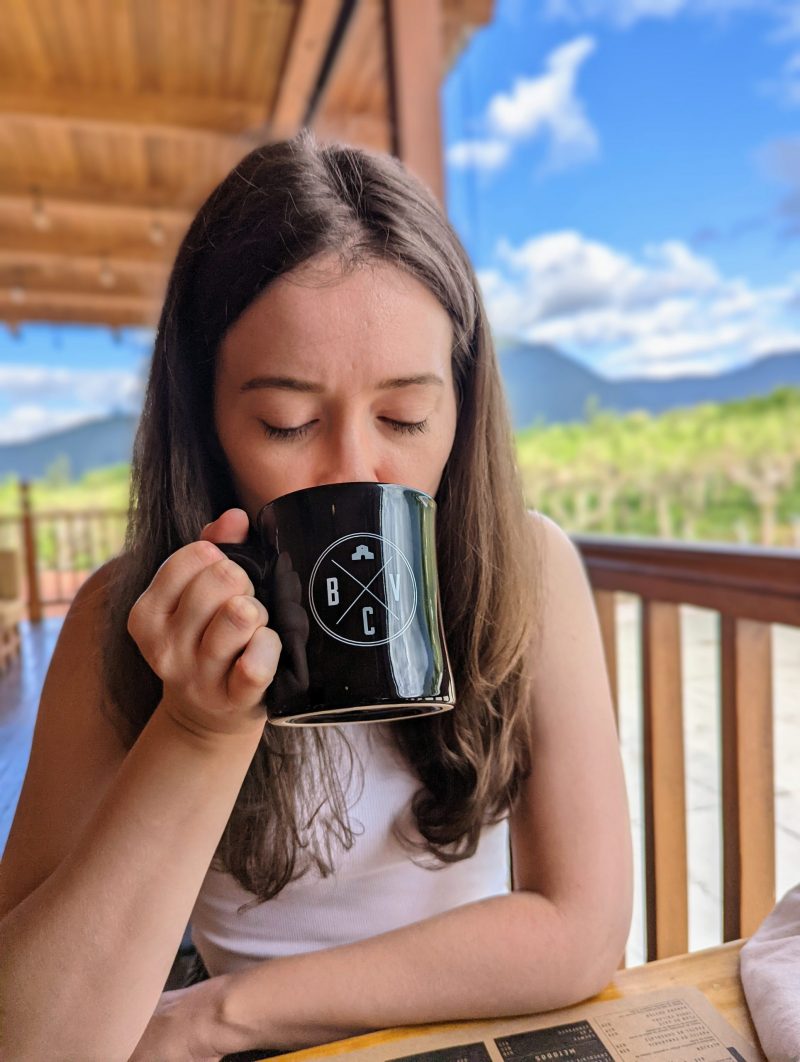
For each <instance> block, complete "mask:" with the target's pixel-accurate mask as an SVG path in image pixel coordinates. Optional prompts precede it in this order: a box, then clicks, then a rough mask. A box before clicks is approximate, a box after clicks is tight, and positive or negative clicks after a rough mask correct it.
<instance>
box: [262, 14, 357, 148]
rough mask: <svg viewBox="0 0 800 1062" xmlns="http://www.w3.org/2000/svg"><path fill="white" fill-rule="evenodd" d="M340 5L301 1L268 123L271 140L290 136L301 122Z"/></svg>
mask: <svg viewBox="0 0 800 1062" xmlns="http://www.w3.org/2000/svg"><path fill="white" fill-rule="evenodd" d="M341 6H342V4H341V0H302V3H301V4H300V9H299V11H298V13H297V16H296V20H295V25H294V30H293V32H292V39H291V43H290V45H289V54H288V56H287V58H286V63H285V65H284V68H283V73H282V76H281V83H280V89H279V91H278V97H277V99H276V101H275V107H274V108H273V112H272V117H271V121H270V136H271V137H272V138H273V139H275V140H278V139H280V138H281V137H286V136H291V135H292V134H293V133H296V132H297V130H298V129H299V128H300V127H301V125H302V124H303V122H304V121H305V119H306V115H307V112H308V108H309V105H310V103H311V99H312V94H313V93H314V91H315V89H316V87H317V82H318V80H319V75H320V72H321V70H322V64H323V61H324V59H325V57H326V55H327V51H328V45H329V42H330V38H331V33H332V32H333V28H334V25H335V24H336V20H337V18H338V17H339V13H340V10H341Z"/></svg>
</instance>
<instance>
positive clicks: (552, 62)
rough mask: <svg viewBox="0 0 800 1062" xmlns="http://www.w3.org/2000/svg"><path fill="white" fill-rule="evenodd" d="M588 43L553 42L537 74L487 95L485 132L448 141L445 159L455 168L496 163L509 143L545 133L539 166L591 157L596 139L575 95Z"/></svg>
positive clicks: (486, 167)
mask: <svg viewBox="0 0 800 1062" xmlns="http://www.w3.org/2000/svg"><path fill="white" fill-rule="evenodd" d="M594 49H595V42H594V40H593V39H592V38H591V37H587V36H581V37H576V38H575V39H574V40H572V41H568V42H567V43H566V44H562V45H561V46H560V47H558V48H555V49H554V50H553V51H552V52H551V53H550V54H549V55H548V56H547V59H546V60H545V72H544V73H543V74H540V75H539V76H538V77H532V78H517V79H516V81H515V82H514V84H513V87H512V88H511V90H510V91H509V92H500V93H497V94H496V95H495V96H493V97H492V99H491V100H490V101H489V104H488V106H487V108H486V114H485V116H484V118H483V125H484V126H485V128H486V130H487V135H486V136H484V137H476V138H473V139H469V140H462V141H459V142H458V143H456V144H453V145H452V146H451V147H450V148H449V149H448V152H447V157H448V161H449V162H450V163H451V164H452V165H454V166H458V167H460V168H465V167H467V166H474V167H475V168H478V169H484V170H491V169H498V168H499V167H501V166H503V165H504V164H505V163H506V162H507V161H508V159H509V158H510V156H511V150H512V147H513V145H514V144H515V143H518V142H520V141H523V140H533V139H535V138H536V137H544V138H546V139H547V157H546V160H545V163H544V166H543V171H544V172H548V171H554V170H561V169H565V168H567V167H569V166H574V165H578V164H579V163H582V162H585V161H587V160H588V159H591V158H593V157H594V156H595V155H596V154H597V151H598V145H599V140H598V136H597V133H596V131H595V130H594V128H593V127H592V125H591V123H590V121H589V119H588V118H587V116H586V112H585V109H584V105H583V103H582V101H581V100H580V99H579V98H578V97H577V95H576V82H577V78H578V73H579V71H580V68H581V66H582V65H583V63H584V62H585V61H586V59H587V58H588V57H589V56H590V55H591V54H592V52H593V51H594Z"/></svg>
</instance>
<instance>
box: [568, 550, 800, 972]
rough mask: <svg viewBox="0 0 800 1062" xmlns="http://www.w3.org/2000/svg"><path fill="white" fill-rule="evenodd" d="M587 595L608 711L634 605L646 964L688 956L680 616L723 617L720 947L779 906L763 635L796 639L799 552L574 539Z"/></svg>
mask: <svg viewBox="0 0 800 1062" xmlns="http://www.w3.org/2000/svg"><path fill="white" fill-rule="evenodd" d="M573 541H574V542H575V543H576V545H577V546H578V548H579V549H580V551H581V555H582V557H583V560H584V563H585V565H586V568H587V571H588V574H589V578H590V581H591V584H592V589H593V592H594V597H595V603H596V605H597V612H598V616H599V619H600V628H601V633H602V637H603V643H604V647H605V651H606V659H607V662H608V666H609V672H610V676H611V683H612V693H613V696H614V701H615V707H616V706H617V699H618V683H617V645H616V602H615V595H616V594H617V593H619V592H624V593H628V594H634V595H637V596H638V597H639V598H640V599H641V605H642V608H641V630H640V637H641V652H642V705H643V712H644V718H643V721H642V733H643V742H644V757H643V758H644V831H645V846H644V848H645V888H646V909H647V959H648V961H650V960H652V959H659V958H664V957H666V956H669V955H677V954H681V953H683V952H686V951H688V887H687V854H686V806H685V785H684V748H683V703H682V682H681V642H680V606H681V605H694V606H698V607H700V608H705V609H712V610H714V611H716V612H717V613H718V614H719V629H720V640H719V644H720V650H719V651H720V695H721V734H720V735H719V741H720V749H721V764H722V780H721V781H722V852H723V938H724V940H725V941H728V940H735V939H738V938H739V937H745V936H749V935H750V933H752V932H753V930H754V929H755V928H756V926H757V925H758V924H759V922H760V921H761V920H762V919H763V918H764V916H765V915H766V914H767V913H768V912H769V910H770V909H771V908H772V906H773V905H774V902H775V812H774V770H773V726H772V721H773V702H772V660H771V635H772V630H771V625H772V624H774V623H781V624H788V625H790V626H796V627H800V552H796V551H793V550H778V549H762V548H758V547H737V548H732V547H728V546H711V545H696V544H683V543H665V542H660V541H656V540H650V541H644V540H626V539H619V538H604V537H599V536H591V535H577V536H574V537H573Z"/></svg>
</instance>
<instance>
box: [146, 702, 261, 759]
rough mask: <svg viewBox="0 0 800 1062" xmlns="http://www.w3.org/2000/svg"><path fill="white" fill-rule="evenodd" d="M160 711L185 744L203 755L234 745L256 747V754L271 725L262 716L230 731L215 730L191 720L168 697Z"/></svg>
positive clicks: (242, 723)
mask: <svg viewBox="0 0 800 1062" xmlns="http://www.w3.org/2000/svg"><path fill="white" fill-rule="evenodd" d="M156 711H157V712H158V714H159V715H160V716H161V717H162V718H163V719H164V721H165V723H166V725H167V726H169V728H170V729H171V730H173V731H174V732H175V733H176V734H177V735H178V736H179V737H180V738H181V739H182V740H183V741H185V742H186V743H187V744H188V745H191V746H192V747H193V748H197V749H200V750H202V751H208V750H211V751H214V750H216V749H218V748H220V747H223V748H229V747H230V746H231V745H252V746H253V749H254V750H255V747H256V746H257V745H258V743H259V741H260V740H261V735H262V734H263V733H264V727H265V726H266V722H267V719H266V715H262V716H261V718H260V719H259V718H256V719H255V720H253V719H250V720H247V721H246V722H245V721H244V720H242V722H241V724H239V725H237V726H236V727H234V726H231V727H230V729H225V728H220V729H211V728H210V727H206V726H203V725H202V724H201V723H198V722H197V721H196V720H193V719H192V718H191V717H189V716H187V715H186V713H185V712H183V711H181V708H180V706H179V705H176V704H175V703H173V701H171V700H170V698H168V697H162V698H161V700H160V702H159V704H158V707H157V709H156Z"/></svg>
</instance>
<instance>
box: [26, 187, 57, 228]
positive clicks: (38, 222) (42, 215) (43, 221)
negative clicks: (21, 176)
mask: <svg viewBox="0 0 800 1062" xmlns="http://www.w3.org/2000/svg"><path fill="white" fill-rule="evenodd" d="M32 195H33V204H32V206H31V215H32V218H33V227H34V228H35V229H37V230H38V231H39V232H49V230H50V229H52V227H53V219H52V218H51V217H50V215H49V214H48V212H47V208H46V207H45V205H44V200H43V199H42V195H41V192H40V191H39V189H38V188H34V189H33V190H32Z"/></svg>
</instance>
